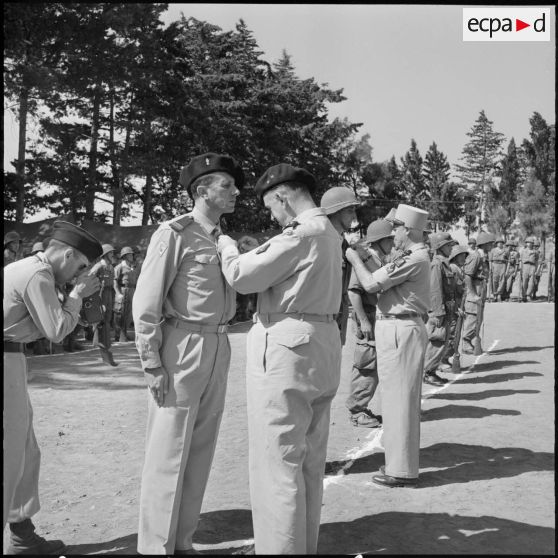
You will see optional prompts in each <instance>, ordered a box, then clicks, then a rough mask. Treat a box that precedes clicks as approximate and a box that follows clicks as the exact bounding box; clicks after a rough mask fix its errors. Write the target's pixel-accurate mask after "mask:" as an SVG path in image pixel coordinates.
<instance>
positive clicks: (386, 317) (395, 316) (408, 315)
mask: <svg viewBox="0 0 558 558" xmlns="http://www.w3.org/2000/svg"><path fill="white" fill-rule="evenodd" d="M408 318H422V315H421V314H419V313H418V312H407V313H405V314H376V319H377V320H406V319H408Z"/></svg>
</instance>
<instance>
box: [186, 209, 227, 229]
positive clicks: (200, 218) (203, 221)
mask: <svg viewBox="0 0 558 558" xmlns="http://www.w3.org/2000/svg"><path fill="white" fill-rule="evenodd" d="M191 215H192V217H193V218H194V219H195V221H196V222H197V223H199V224H200V225H201V226H202V228H203V230H204V231H205V232H206V233H207V234H211V233H212V232H213V231H214V230H215V229H217V230H218V231H221V227H220V226H219V222H217V223H212V222H211V220H210V219H208V218H207V217H206V216H205V215H204V214H203V213H202V212H201V211H200V210H199V209H198V208H197V207H194V209H192V213H191Z"/></svg>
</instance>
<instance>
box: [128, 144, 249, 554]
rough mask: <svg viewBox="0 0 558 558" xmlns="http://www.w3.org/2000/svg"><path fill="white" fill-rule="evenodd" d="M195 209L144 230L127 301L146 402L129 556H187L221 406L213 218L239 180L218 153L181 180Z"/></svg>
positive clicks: (223, 358)
mask: <svg viewBox="0 0 558 558" xmlns="http://www.w3.org/2000/svg"><path fill="white" fill-rule="evenodd" d="M179 181H180V184H181V185H182V186H183V187H184V188H186V189H187V191H188V193H189V194H190V195H191V196H192V198H193V200H194V209H193V210H192V211H191V212H190V213H187V214H186V215H182V216H181V217H177V218H175V219H171V220H169V221H165V222H164V223H163V224H161V225H160V226H159V228H158V229H157V230H156V231H155V232H154V233H153V236H152V237H151V241H150V243H149V247H148V249H147V254H146V256H145V261H144V263H143V266H142V271H141V275H140V277H139V280H138V285H137V294H136V296H135V297H134V301H133V316H134V324H135V326H136V345H137V349H138V352H139V356H140V360H141V365H142V368H143V370H144V375H145V379H146V383H147V385H148V389H149V393H150V395H151V396H150V397H149V404H148V417H147V438H146V447H145V463H144V466H143V472H142V477H141V495H140V510H139V531H138V552H140V553H142V554H173V553H174V554H175V555H176V554H195V551H194V549H193V548H192V537H193V535H194V532H195V531H196V529H197V526H198V520H199V515H200V510H201V506H202V501H203V496H204V492H205V487H206V485H207V480H208V477H209V471H210V469H211V463H212V461H213V454H214V451H215V445H216V443H217V434H218V432H219V426H220V423H221V417H222V415H223V408H224V405H225V393H226V387H227V376H228V371H229V364H230V356H231V348H230V343H229V340H228V337H227V329H228V326H227V324H228V322H229V320H230V319H231V318H232V317H233V316H234V313H235V307H236V302H235V293H234V291H233V289H231V288H230V287H229V286H228V285H227V282H226V281H225V278H224V277H223V274H222V272H221V268H220V265H219V256H218V253H217V246H216V241H217V238H218V236H219V234H220V233H221V227H220V224H219V220H220V217H221V216H222V215H223V214H225V213H232V212H233V211H234V207H235V203H236V199H237V196H238V194H239V189H240V188H242V186H243V184H244V174H243V172H242V169H241V168H240V167H239V166H238V165H237V164H236V163H235V161H234V160H233V159H232V158H230V157H228V156H225V155H218V154H215V153H206V154H204V155H199V156H197V157H194V158H193V159H192V160H191V161H190V163H189V164H188V165H186V166H185V167H184V168H183V169H182V172H181V174H180V179H179Z"/></svg>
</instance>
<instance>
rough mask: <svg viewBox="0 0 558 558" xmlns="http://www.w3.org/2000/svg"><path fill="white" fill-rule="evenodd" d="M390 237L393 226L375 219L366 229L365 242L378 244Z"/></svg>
mask: <svg viewBox="0 0 558 558" xmlns="http://www.w3.org/2000/svg"><path fill="white" fill-rule="evenodd" d="M392 237H393V225H392V224H391V223H390V222H389V221H386V219H376V220H375V221H372V223H370V225H368V228H367V229H366V242H378V240H382V238H392Z"/></svg>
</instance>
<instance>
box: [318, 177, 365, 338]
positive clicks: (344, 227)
mask: <svg viewBox="0 0 558 558" xmlns="http://www.w3.org/2000/svg"><path fill="white" fill-rule="evenodd" d="M357 205H358V200H357V199H356V196H355V195H354V193H353V191H352V190H350V189H349V188H345V187H343V186H336V187H334V188H330V189H329V190H327V191H326V192H325V193H324V195H323V196H322V199H321V201H320V207H321V208H322V209H323V210H324V212H325V214H326V215H327V216H328V218H329V220H330V222H331V224H332V225H333V228H334V229H335V230H336V231H337V232H338V233H339V236H340V238H341V243H342V244H341V249H342V252H343V279H342V284H341V307H340V308H339V312H338V314H337V325H338V326H339V331H340V332H341V345H344V344H345V340H346V338H347V322H348V321H349V306H350V301H349V295H348V292H347V290H348V287H349V279H350V278H351V264H350V263H349V262H348V261H347V259H346V258H345V255H344V254H345V250H346V249H347V248H348V247H349V243H348V242H347V240H346V239H345V237H344V236H343V235H344V233H346V232H347V231H349V230H350V229H351V228H353V226H354V225H355V223H356V221H357V215H356V209H355V208H356V206H357Z"/></svg>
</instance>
